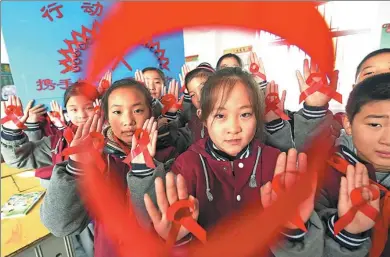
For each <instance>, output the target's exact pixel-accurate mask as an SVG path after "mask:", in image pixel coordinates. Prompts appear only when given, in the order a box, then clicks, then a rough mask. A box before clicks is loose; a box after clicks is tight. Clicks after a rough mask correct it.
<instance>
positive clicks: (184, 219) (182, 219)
mask: <svg viewBox="0 0 390 257" xmlns="http://www.w3.org/2000/svg"><path fill="white" fill-rule="evenodd" d="M190 209H195V204H194V203H193V202H191V201H190V200H188V199H187V200H180V201H177V202H175V203H174V204H172V205H171V206H169V208H168V211H167V219H168V220H169V221H172V227H171V230H170V231H169V235H168V239H167V242H166V243H167V245H168V247H169V248H170V247H172V246H173V245H174V244H175V242H176V238H177V235H178V234H179V230H180V227H181V226H183V227H185V228H186V229H187V230H188V231H189V232H190V233H192V235H194V236H195V237H196V238H198V239H199V240H200V241H201V242H202V243H206V230H204V229H203V228H202V227H201V226H200V225H199V224H198V223H197V222H196V221H195V220H194V219H193V218H192V215H191V211H190Z"/></svg>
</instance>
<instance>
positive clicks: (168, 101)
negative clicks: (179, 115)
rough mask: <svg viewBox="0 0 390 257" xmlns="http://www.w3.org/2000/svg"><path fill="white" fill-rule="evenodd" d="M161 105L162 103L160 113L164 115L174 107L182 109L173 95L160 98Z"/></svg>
mask: <svg viewBox="0 0 390 257" xmlns="http://www.w3.org/2000/svg"><path fill="white" fill-rule="evenodd" d="M161 103H162V105H164V108H163V109H162V111H161V113H162V114H165V113H166V112H167V111H168V110H169V109H171V108H174V107H176V108H178V109H182V108H183V106H182V105H181V104H179V103H177V99H176V97H175V96H174V95H173V94H167V95H164V96H163V97H162V98H161Z"/></svg>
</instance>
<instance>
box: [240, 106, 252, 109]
mask: <svg viewBox="0 0 390 257" xmlns="http://www.w3.org/2000/svg"><path fill="white" fill-rule="evenodd" d="M247 108H249V109H250V108H252V105H243V106H241V107H240V109H247Z"/></svg>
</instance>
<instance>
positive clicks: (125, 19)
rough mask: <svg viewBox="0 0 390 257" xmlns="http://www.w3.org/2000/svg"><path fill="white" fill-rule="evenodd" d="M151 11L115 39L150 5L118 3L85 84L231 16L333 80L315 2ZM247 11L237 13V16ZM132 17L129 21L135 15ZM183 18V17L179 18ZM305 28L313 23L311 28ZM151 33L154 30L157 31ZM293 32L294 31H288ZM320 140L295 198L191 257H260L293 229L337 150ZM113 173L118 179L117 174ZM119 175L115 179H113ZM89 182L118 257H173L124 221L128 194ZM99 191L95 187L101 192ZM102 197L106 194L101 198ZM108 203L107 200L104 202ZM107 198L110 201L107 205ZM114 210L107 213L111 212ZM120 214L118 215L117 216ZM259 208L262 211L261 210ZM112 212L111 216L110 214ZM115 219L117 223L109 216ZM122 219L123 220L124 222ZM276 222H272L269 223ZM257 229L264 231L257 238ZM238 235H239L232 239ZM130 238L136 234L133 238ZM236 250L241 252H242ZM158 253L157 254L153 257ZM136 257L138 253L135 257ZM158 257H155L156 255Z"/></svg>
mask: <svg viewBox="0 0 390 257" xmlns="http://www.w3.org/2000/svg"><path fill="white" fill-rule="evenodd" d="M153 5H154V8H152V9H149V11H150V12H149V13H148V15H150V16H151V17H154V18H155V20H158V21H159V22H157V23H156V22H152V21H150V23H148V22H145V23H141V24H139V26H138V27H137V30H136V31H135V32H134V33H131V34H130V33H125V34H123V33H118V32H117V31H122V30H125V29H126V28H127V27H128V24H135V23H137V21H139V20H142V19H143V18H144V17H143V16H144V12H143V11H142V10H145V8H148V3H146V2H119V3H116V4H115V6H114V7H115V8H113V11H112V12H110V13H108V14H107V16H106V17H105V21H104V23H103V24H102V26H101V29H100V31H99V37H98V38H96V41H95V42H94V45H93V47H92V49H91V55H90V56H89V58H90V60H93V64H92V63H89V65H88V66H87V67H86V68H87V69H86V75H85V77H86V78H87V79H88V81H97V80H98V78H99V77H100V75H101V74H102V73H103V72H104V71H105V70H107V66H108V65H109V64H110V63H112V62H113V61H114V60H115V59H116V58H118V56H119V57H121V56H124V55H126V54H127V52H128V50H129V49H132V48H133V47H136V46H137V45H139V44H140V43H142V42H143V40H144V39H145V38H150V35H158V34H162V33H167V32H171V31H174V30H176V29H181V28H182V27H194V26H209V25H215V24H216V23H215V21H216V20H217V19H216V16H215V15H217V16H218V17H217V18H221V19H223V16H224V15H225V13H230V14H232V15H231V16H230V17H229V25H230V26H234V27H242V28H246V29H249V30H258V29H259V28H261V29H263V30H267V31H268V32H271V33H275V34H277V35H280V36H283V37H284V38H287V39H288V40H289V41H290V42H291V43H292V44H296V45H298V46H299V47H300V48H301V49H304V50H305V51H306V52H307V53H308V54H309V55H310V56H311V57H312V58H313V59H314V60H315V61H316V63H318V64H319V66H320V67H321V70H323V71H325V72H326V73H327V74H331V73H332V71H333V70H334V60H335V56H334V51H333V42H332V40H331V37H330V36H329V30H328V27H327V24H326V21H325V20H324V19H323V17H322V16H321V14H320V13H319V12H318V11H317V10H316V9H315V8H314V4H313V3H311V2H294V3H293V2H284V3H280V2H250V3H249V2H230V3H229V4H226V3H220V2H202V3H199V2H170V3H162V2H155V3H153ZM243 9H244V10H246V11H245V12H237V11H236V10H243ZM188 10H199V11H201V12H202V13H203V14H204V18H202V19H197V18H196V17H195V16H191V15H187V13H186V11H188ZM259 10H261V12H262V15H263V17H262V19H257V20H256V21H255V22H250V23H248V22H247V21H248V19H247V17H252V16H253V17H254V16H256V15H258V13H259ZM301 12H303V13H305V15H304V16H299V15H298V16H297V15H295V14H296V13H301ZM130 14H131V15H130ZM178 15H179V16H178ZM275 16H277V17H280V20H279V22H269V21H270V20H272V19H274V17H275ZM307 20H310V21H311V22H310V23H308V22H307ZM152 25H153V26H152ZM291 27H294V30H292V29H291ZM307 31H311V33H312V36H311V37H307ZM319 136H320V138H316V139H315V140H314V141H313V142H312V143H313V144H312V146H311V147H310V149H309V150H308V151H307V153H308V169H307V170H308V172H307V173H305V174H303V175H302V177H301V179H300V180H299V181H298V182H297V183H296V184H295V185H294V186H293V187H292V188H291V191H292V192H294V197H291V194H290V195H287V194H286V193H283V194H282V195H280V197H278V200H277V201H276V202H274V203H273V204H272V205H271V206H270V207H269V208H267V209H265V210H263V211H262V212H261V213H259V209H258V208H253V209H243V210H242V211H240V213H239V214H237V215H235V214H232V215H233V216H234V217H233V218H238V215H239V217H242V216H243V215H244V216H245V217H247V215H248V216H250V217H251V219H240V222H239V223H238V222H231V220H230V219H226V220H225V221H221V222H219V223H217V224H216V226H215V230H213V233H212V234H208V243H207V244H206V245H204V246H203V245H202V246H200V247H199V245H196V244H191V245H189V246H188V247H189V249H188V250H189V251H188V254H189V257H193V256H224V257H233V256H253V255H251V254H253V253H255V252H256V253H257V255H260V254H261V253H262V252H263V251H266V250H267V249H268V247H269V245H270V244H272V243H273V242H270V241H273V240H274V239H275V238H276V237H278V235H279V234H278V229H280V228H281V226H282V225H281V224H285V223H286V222H287V221H288V217H289V214H288V213H286V212H285V209H286V208H287V209H289V210H291V211H297V210H298V206H299V205H300V203H301V202H302V201H304V200H305V199H307V197H308V196H309V195H310V193H311V192H312V188H311V187H309V185H310V183H311V182H312V177H313V174H312V173H313V171H317V172H318V173H319V177H321V175H322V174H323V173H324V171H325V169H326V166H325V165H323V164H324V162H325V161H326V160H327V159H328V156H327V155H326V154H324V153H327V148H329V149H330V148H331V147H332V144H331V142H329V141H330V140H329V139H328V138H324V137H322V134H321V133H319ZM113 173H114V172H113ZM112 175H115V174H112ZM84 180H85V181H88V183H85V184H84V185H83V187H82V190H81V192H82V193H83V194H84V196H85V197H86V198H87V199H89V201H88V202H87V206H88V208H89V210H90V211H91V213H92V214H94V216H96V217H99V219H98V220H99V221H101V222H103V223H104V224H105V228H106V231H107V233H108V235H109V236H110V237H111V238H113V239H114V241H115V240H116V239H121V240H122V241H123V245H124V246H126V247H119V248H118V254H119V255H120V256H147V257H149V256H168V255H167V254H168V253H167V252H166V248H164V247H162V246H161V244H160V242H159V241H158V239H156V238H155V237H152V236H149V237H148V236H147V235H148V234H147V232H145V231H144V230H142V229H140V228H139V226H137V225H136V224H135V222H133V221H134V220H135V219H134V218H133V217H130V218H129V217H128V215H125V214H123V213H126V212H128V209H127V208H126V206H123V205H124V204H123V201H121V199H122V198H124V197H123V196H124V195H125V194H124V192H122V191H120V190H119V187H118V186H116V184H115V183H110V182H111V180H109V181H106V180H104V179H103V177H102V176H97V173H96V172H93V170H91V171H90V172H86V176H84ZM96 185H98V186H96ZM102 191H104V194H103V193H102ZM106 195H107V197H106V198H104V200H106V201H108V202H109V203H107V202H106V201H103V199H102V197H105V196H106ZM108 196H109V197H108ZM107 204H110V207H107ZM114 207H115V211H113V210H112V209H113V208H114ZM256 207H257V206H256ZM107 210H111V211H112V212H107ZM110 213H115V218H114V219H113V216H112V214H110ZM122 214H123V215H122ZM270 220H273V221H274V222H269V221H270ZM259 227H261V229H262V231H261V233H259ZM232 230H237V231H238V232H237V233H230V231H232ZM129 231H131V233H129ZM144 242H148V247H143V245H144ZM237 245H238V246H239V247H237ZM152 251H153V253H151V252H152ZM134 253H137V254H136V255H135V254H134ZM153 254H154V255H153Z"/></svg>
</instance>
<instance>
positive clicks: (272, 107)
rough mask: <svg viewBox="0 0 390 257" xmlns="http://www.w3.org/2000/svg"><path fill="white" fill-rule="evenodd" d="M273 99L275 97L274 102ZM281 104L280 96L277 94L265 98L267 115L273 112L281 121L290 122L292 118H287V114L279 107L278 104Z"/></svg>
mask: <svg viewBox="0 0 390 257" xmlns="http://www.w3.org/2000/svg"><path fill="white" fill-rule="evenodd" d="M271 97H274V99H273V100H271ZM279 103H280V99H279V95H278V94H277V93H269V94H268V95H267V97H266V98H265V106H266V108H265V114H267V113H268V112H270V111H273V112H274V113H276V114H277V115H278V116H279V117H280V118H281V119H283V120H290V118H289V117H288V116H287V114H285V113H284V111H283V110H282V109H281V108H279V107H278V104H279Z"/></svg>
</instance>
